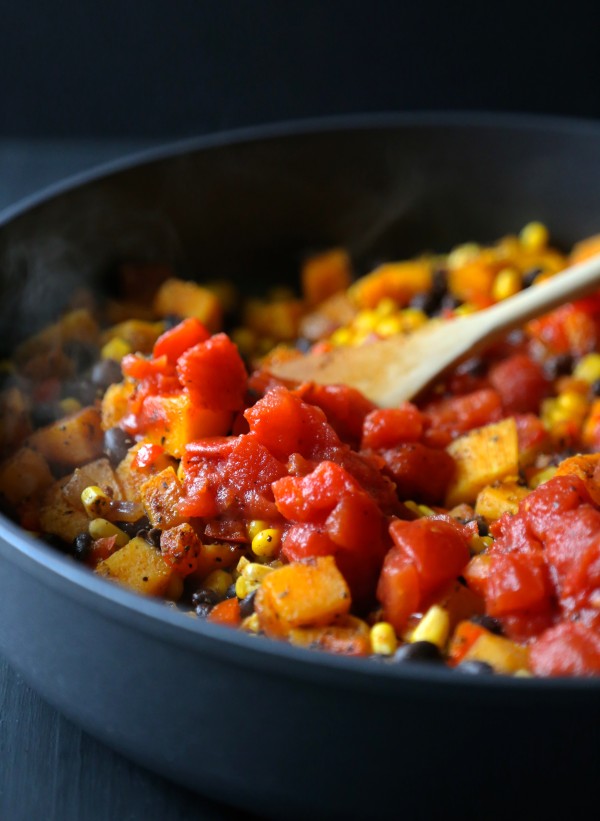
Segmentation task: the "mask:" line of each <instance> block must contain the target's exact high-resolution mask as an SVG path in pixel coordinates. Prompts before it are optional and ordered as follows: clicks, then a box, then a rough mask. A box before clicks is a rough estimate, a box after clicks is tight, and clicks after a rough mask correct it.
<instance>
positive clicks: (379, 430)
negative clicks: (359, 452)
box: [361, 402, 423, 450]
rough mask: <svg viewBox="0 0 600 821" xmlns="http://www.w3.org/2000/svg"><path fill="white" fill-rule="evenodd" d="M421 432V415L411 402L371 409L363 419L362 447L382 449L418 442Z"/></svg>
mask: <svg viewBox="0 0 600 821" xmlns="http://www.w3.org/2000/svg"><path fill="white" fill-rule="evenodd" d="M422 433H423V416H422V415H421V412H420V410H419V409H418V408H417V407H416V405H413V404H412V403H411V402H403V403H402V404H401V405H400V407H398V408H380V409H378V410H373V411H371V413H369V414H368V416H367V417H366V418H365V420H364V425H363V430H362V442H361V448H362V449H365V450H367V449H373V450H382V449H384V448H393V447H395V446H396V445H399V444H401V443H403V442H418V440H419V439H420V438H421V434H422Z"/></svg>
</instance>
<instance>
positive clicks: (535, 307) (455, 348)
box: [269, 255, 600, 408]
mask: <svg viewBox="0 0 600 821" xmlns="http://www.w3.org/2000/svg"><path fill="white" fill-rule="evenodd" d="M599 283H600V255H597V256H594V257H591V258H590V259H587V260H584V261H583V262H580V263H578V264H577V265H573V266H572V267H571V268H567V269H566V270H565V271H562V272H561V273H560V274H556V276H554V277H552V278H551V279H549V280H546V281H545V282H543V283H541V284H540V285H535V286H533V287H531V288H528V289H527V290H525V291H520V292H519V293H518V294H516V295H515V296H513V297H510V298H509V299H505V300H503V301H502V302H498V303H497V304H496V305H493V306H492V307H491V308H487V309H486V310H484V311H478V312H476V313H473V314H468V315H466V316H463V317H460V318H456V319H450V320H432V321H430V322H428V323H427V324H426V325H424V326H423V327H422V328H421V329H419V330H418V331H415V332H414V333H413V334H411V335H410V336H393V337H389V338H388V339H382V340H379V341H376V342H373V343H371V344H365V345H361V346H358V347H355V348H354V347H340V348H335V349H334V350H332V351H331V352H329V353H325V354H316V355H311V354H308V355H306V356H303V357H301V358H298V359H290V360H288V361H282V362H279V363H273V365H271V366H270V367H269V371H270V373H272V374H273V376H275V377H278V378H280V379H285V380H290V381H294V382H317V383H319V384H321V385H350V386H352V387H354V388H358V390H360V391H361V392H362V393H363V394H364V395H365V396H367V397H368V398H369V399H371V401H373V402H375V403H376V404H377V405H379V406H380V407H383V408H389V407H394V406H396V405H398V404H399V403H400V402H402V401H404V400H406V399H411V398H412V397H414V396H416V395H417V394H418V393H419V392H420V391H422V390H423V388H425V387H427V385H429V384H430V383H431V382H432V381H433V380H434V379H435V378H436V377H439V376H440V375H441V374H442V373H444V372H445V371H446V370H447V369H448V368H450V367H451V366H452V365H455V364H456V363H457V362H459V361H460V360H462V359H465V358H468V357H469V356H471V355H472V354H474V353H477V352H478V351H479V350H480V349H481V348H483V347H484V346H485V345H487V344H489V343H490V342H493V341H494V340H495V339H497V338H498V337H500V336H502V335H503V334H505V333H506V332H507V331H509V330H511V329H512V328H515V327H517V326H519V325H522V324H523V323H524V322H526V321H527V320H529V319H533V318H534V317H536V316H540V314H544V313H546V312H547V311H549V310H551V309H552V308H556V307H557V306H558V305H560V304H562V303H564V302H570V301H571V300H573V299H577V298H579V297H582V296H585V295H586V294H589V293H590V292H592V291H594V290H596V289H597V288H598V285H599Z"/></svg>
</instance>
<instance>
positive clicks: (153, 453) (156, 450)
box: [131, 444, 165, 470]
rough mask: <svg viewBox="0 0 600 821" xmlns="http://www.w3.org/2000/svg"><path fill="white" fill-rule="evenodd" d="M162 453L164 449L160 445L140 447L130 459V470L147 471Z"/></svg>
mask: <svg viewBox="0 0 600 821" xmlns="http://www.w3.org/2000/svg"><path fill="white" fill-rule="evenodd" d="M164 452H165V449H164V448H163V447H161V446H160V445H151V444H144V445H141V447H140V448H139V449H138V451H137V452H136V454H135V456H134V457H133V459H132V462H131V468H132V470H148V469H149V468H151V467H152V465H154V464H155V463H156V461H157V460H158V459H160V457H161V456H163V455H164Z"/></svg>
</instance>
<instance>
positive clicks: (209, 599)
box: [192, 587, 219, 607]
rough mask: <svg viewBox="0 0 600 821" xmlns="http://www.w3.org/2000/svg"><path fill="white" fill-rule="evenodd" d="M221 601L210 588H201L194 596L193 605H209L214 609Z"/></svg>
mask: <svg viewBox="0 0 600 821" xmlns="http://www.w3.org/2000/svg"><path fill="white" fill-rule="evenodd" d="M218 601H219V596H218V595H217V594H216V593H215V591H214V590H210V589H209V588H208V587H201V588H200V589H199V590H196V592H195V593H194V594H193V595H192V604H194V605H197V604H198V605H199V604H208V605H210V606H211V607H213V606H214V605H215V604H216V603H217V602H218Z"/></svg>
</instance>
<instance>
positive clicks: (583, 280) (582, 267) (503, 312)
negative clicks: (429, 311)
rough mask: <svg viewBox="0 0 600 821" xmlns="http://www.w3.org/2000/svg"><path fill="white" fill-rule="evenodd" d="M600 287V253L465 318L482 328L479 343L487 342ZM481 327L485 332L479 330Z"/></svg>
mask: <svg viewBox="0 0 600 821" xmlns="http://www.w3.org/2000/svg"><path fill="white" fill-rule="evenodd" d="M599 284H600V254H598V255H596V256H593V257H590V259H586V260H584V261H583V262H580V263H578V264H577V265H573V266H572V267H571V268H567V269H566V270H565V271H562V272H561V273H560V274H556V275H555V276H553V277H552V278H551V279H549V280H547V281H546V282H543V283H541V284H540V285H536V286H534V287H532V288H527V290H525V291H520V292H519V293H518V294H515V296H512V297H510V298H509V299H506V300H503V301H502V302H498V303H496V305H492V307H491V308H487V309H486V310H485V311H481V312H478V313H475V314H472V315H470V316H469V317H465V319H468V320H469V324H472V325H475V324H476V323H480V324H481V325H482V335H481V340H482V341H483V340H485V341H490V340H491V339H493V338H495V337H498V336H500V335H501V334H503V333H506V331H510V330H512V329H513V328H516V327H518V326H519V325H522V324H523V323H524V322H527V320H529V319H533V318H534V317H536V316H540V315H541V314H544V313H546V312H547V311H551V310H552V309H553V308H556V307H558V306H559V305H561V304H563V303H564V302H571V301H572V300H574V299H579V298H580V297H583V296H586V295H587V294H590V293H591V292H592V291H595V290H596V289H597V288H598V286H599ZM483 327H485V331H483Z"/></svg>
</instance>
